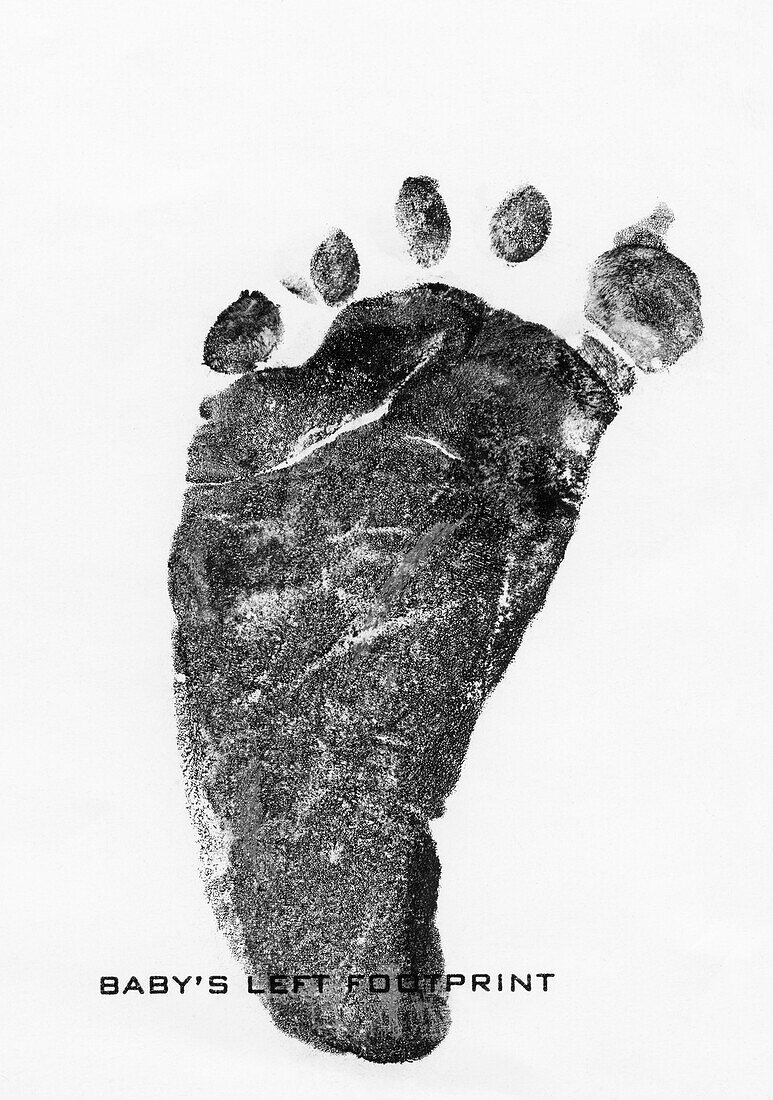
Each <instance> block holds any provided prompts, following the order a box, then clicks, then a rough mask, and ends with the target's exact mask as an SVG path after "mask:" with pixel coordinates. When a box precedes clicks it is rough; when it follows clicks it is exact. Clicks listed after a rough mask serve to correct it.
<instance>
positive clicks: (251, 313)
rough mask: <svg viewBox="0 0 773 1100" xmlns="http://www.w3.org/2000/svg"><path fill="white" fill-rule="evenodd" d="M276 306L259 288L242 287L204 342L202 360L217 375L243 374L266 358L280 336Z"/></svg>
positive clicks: (280, 323) (279, 321)
mask: <svg viewBox="0 0 773 1100" xmlns="http://www.w3.org/2000/svg"><path fill="white" fill-rule="evenodd" d="M282 333H283V328H282V319H281V317H280V315H279V307H278V306H276V305H274V303H273V302H271V301H269V299H268V298H267V297H266V296H265V294H261V292H260V291H259V290H252V291H249V290H243V291H242V293H241V294H240V295H239V297H238V298H237V299H236V301H235V302H232V303H231V305H230V306H228V307H227V308H226V309H224V310H223V312H222V313H221V314H220V315H219V317H218V318H217V320H216V321H215V323H214V325H213V326H212V328H211V329H210V330H209V332H208V333H207V338H206V340H205V341H204V363H205V365H206V366H208V367H209V368H210V369H211V370H215V371H219V372H220V373H221V374H245V373H246V372H247V371H251V370H254V369H255V367H257V366H258V364H259V363H263V362H265V361H266V359H268V357H269V355H271V352H272V351H273V350H274V348H275V347H276V346H277V344H278V343H279V341H280V340H281V339H282Z"/></svg>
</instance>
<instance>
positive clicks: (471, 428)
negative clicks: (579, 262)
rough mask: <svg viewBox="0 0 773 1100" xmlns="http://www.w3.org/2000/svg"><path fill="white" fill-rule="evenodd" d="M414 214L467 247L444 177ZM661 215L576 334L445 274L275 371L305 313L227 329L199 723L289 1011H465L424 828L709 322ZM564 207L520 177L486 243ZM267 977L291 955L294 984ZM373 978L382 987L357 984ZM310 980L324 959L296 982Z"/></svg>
mask: <svg viewBox="0 0 773 1100" xmlns="http://www.w3.org/2000/svg"><path fill="white" fill-rule="evenodd" d="M666 213H667V212H666ZM396 215H397V223H398V226H399V228H400V231H401V232H402V234H403V237H404V238H405V241H406V244H407V247H408V250H409V252H410V254H411V255H412V256H413V258H414V259H415V260H416V261H417V262H418V263H419V264H421V265H422V266H429V265H431V264H432V263H434V262H437V261H438V260H439V259H441V258H442V257H443V255H444V254H445V252H446V250H447V248H448V246H449V240H450V229H451V227H450V219H449V215H448V211H447V209H446V206H445V203H444V202H443V200H442V198H441V197H440V195H439V193H438V190H437V185H436V183H435V181H434V180H431V179H429V178H427V177H416V178H412V179H408V180H406V181H405V183H404V184H403V186H402V188H401V189H400V193H399V196H398V199H397V206H396ZM667 222H668V218H667V217H666V216H665V214H664V210H663V208H659V210H658V211H656V212H655V214H654V215H653V216H652V218H650V219H648V220H645V222H642V223H639V224H638V225H637V226H634V227H632V228H631V229H630V230H628V231H626V233H624V234H622V235H621V236H620V239H619V240H618V241H617V242H616V244H615V247H613V248H612V249H611V250H610V251H608V252H606V253H604V254H603V255H602V256H601V257H600V258H599V259H598V260H597V261H596V263H595V265H594V266H593V268H592V270H591V274H590V283H589V291H588V298H587V302H586V316H587V318H588V322H589V326H588V332H587V334H586V336H585V338H584V342H583V345H582V348H581V352H579V353H578V352H576V351H574V350H572V348H570V347H569V346H568V345H567V344H566V343H564V341H563V340H560V339H559V338H558V337H556V336H554V335H553V334H552V333H551V332H549V331H548V330H547V329H546V328H544V327H542V326H541V325H538V324H533V323H531V322H528V321H523V320H521V319H520V318H518V317H516V316H515V315H514V314H512V313H509V312H507V311H505V310H493V309H491V308H490V307H489V306H487V305H486V303H485V302H484V301H482V300H481V299H480V298H479V297H477V296H476V295H474V294H471V293H468V292H466V291H464V290H459V289H456V288H454V287H450V286H446V285H444V284H442V283H424V284H421V285H417V286H414V287H412V288H411V289H408V290H404V291H400V292H396V293H388V294H383V295H381V296H379V297H375V298H365V299H363V300H361V301H356V302H354V303H352V304H349V305H348V306H346V307H345V308H343V309H342V310H341V311H340V312H339V313H338V314H337V316H336V317H335V319H334V321H333V323H332V324H331V326H330V328H329V330H328V332H327V335H326V336H325V338H324V340H323V341H322V344H321V346H320V348H319V350H318V351H317V352H316V353H315V354H314V355H312V356H311V358H310V359H308V360H307V361H306V362H305V363H302V364H301V365H299V366H294V367H292V366H276V367H267V366H264V365H263V364H264V363H265V361H266V359H267V358H268V357H269V356H270V355H271V353H272V352H273V351H274V349H275V348H276V347H277V346H278V344H279V342H280V340H281V336H282V325H281V321H280V316H279V309H278V308H277V306H275V305H274V304H273V303H272V302H271V301H270V300H269V299H268V298H267V297H266V296H265V295H263V294H261V293H259V292H252V293H248V292H246V291H245V292H244V293H243V294H242V295H241V296H240V297H239V298H238V299H237V300H236V301H235V302H234V303H233V305H231V306H229V307H228V308H227V309H226V310H224V311H223V313H221V314H220V316H219V317H218V319H217V320H216V322H215V324H214V325H213V327H212V330H211V332H210V333H209V335H208V336H207V339H206V342H205V352H204V354H205V361H206V362H207V363H208V364H209V365H210V366H211V367H212V368H213V369H214V370H218V371H226V372H237V373H242V377H240V378H239V379H237V380H236V381H235V382H234V383H233V385H231V386H230V388H228V389H226V390H225V391H224V392H223V393H221V394H219V395H218V396H217V397H213V398H210V399H208V400H207V401H205V402H204V403H203V405H202V415H203V418H204V424H203V426H202V427H201V428H199V430H198V431H197V432H196V434H195V436H194V439H193V442H192V444H191V448H190V456H189V459H190V460H189V471H188V478H189V482H190V485H189V488H188V490H187V493H186V497H185V505H184V509H183V516H182V521H181V523H180V526H179V528H178V531H177V534H176V536H175V540H174V546H173V549H172V555H171V561H170V590H171V596H172V602H173V605H174V610H175V613H176V616H177V623H178V626H177V630H176V636H175V655H176V692H177V707H178V715H179V731H180V732H179V743H180V748H181V752H182V756H183V762H184V769H185V777H186V784H187V790H188V796H189V803H190V809H191V813H192V816H193V819H194V821H195V824H196V826H197V828H198V831H199V837H200V842H201V850H202V859H203V868H204V877H205V881H206V886H207V891H208V895H209V899H210V901H211V903H212V906H213V908H214V910H215V912H216V914H217V917H218V920H219V922H220V925H221V927H222V929H223V930H224V931H225V933H226V934H227V935H228V937H229V939H230V942H231V944H232V945H233V947H234V949H235V950H236V951H237V952H238V953H239V955H240V957H241V959H242V960H243V962H244V965H245V967H246V969H247V971H248V972H249V973H250V974H253V975H255V982H256V988H260V989H265V990H266V991H267V992H266V994H265V1000H266V1001H267V1003H268V1006H269V1008H270V1010H271V1013H272V1015H273V1016H274V1019H275V1020H276V1022H277V1023H278V1024H279V1025H280V1026H281V1027H282V1028H284V1029H285V1030H286V1031H288V1032H290V1033H291V1034H294V1035H296V1036H298V1037H299V1038H301V1039H303V1040H306V1041H308V1042H311V1043H314V1044H315V1045H317V1046H319V1047H322V1048H325V1049H328V1050H336V1051H353V1052H354V1053H356V1054H358V1055H360V1056H362V1057H365V1058H369V1059H372V1060H374V1061H405V1060H408V1059H413V1058H419V1057H421V1056H422V1055H425V1054H427V1053H428V1052H429V1051H430V1050H432V1048H433V1047H434V1046H436V1045H437V1043H438V1042H439V1041H440V1040H441V1039H442V1038H443V1036H444V1034H445V1033H446V1030H447V1028H448V1022H449V1017H448V1009H447V1003H446V1000H447V994H446V992H445V986H444V983H443V981H442V980H440V981H439V980H430V979H429V978H428V976H429V975H433V974H434V975H441V974H442V973H443V958H442V955H441V950H440V944H439V939H438V934H437V930H436V928H435V923H434V914H435V905H436V897H437V888H438V878H439V872H440V868H439V864H438V860H437V856H436V853H435V845H434V843H433V840H432V836H431V834H430V831H429V825H428V823H429V821H430V820H431V819H432V818H433V817H437V816H438V815H439V814H441V813H442V811H443V807H444V802H445V800H446V798H447V796H448V794H449V793H450V791H451V790H452V789H453V787H454V785H455V783H456V781H457V778H458V776H459V773H460V769H461V766H462V762H463V760H464V755H465V751H466V748H467V744H468V741H469V738H470V735H471V733H472V730H473V727H474V725H475V722H476V719H477V717H478V715H479V713H480V710H481V707H482V705H483V702H484V700H485V699H486V697H487V696H488V695H489V694H490V692H491V691H492V690H493V688H494V687H495V686H496V684H497V682H498V681H499V680H500V678H501V677H502V675H503V673H504V671H505V669H506V668H507V666H508V664H509V662H510V660H511V659H512V657H513V655H514V653H515V652H516V650H517V648H518V645H519V643H520V640H521V638H522V636H523V633H524V630H525V629H526V626H527V624H528V623H529V622H530V620H531V619H532V617H533V616H534V614H535V613H536V612H537V611H538V610H539V608H540V607H541V606H542V603H543V601H544V599H545V596H546V593H547V590H548V586H549V584H550V582H551V580H552V578H553V575H554V573H555V571H556V569H557V567H558V565H559V563H560V561H561V559H562V557H563V554H564V551H565V548H566V545H567V542H568V540H569V538H570V536H571V533H572V530H573V528H574V525H575V521H576V518H577V512H578V508H579V506H580V503H581V501H582V499H583V495H584V493H585V486H586V482H587V478H588V472H589V467H590V464H591V461H592V459H593V455H594V453H595V450H596V447H597V445H598V442H599V440H600V438H601V435H602V434H603V432H604V429H605V428H606V427H607V425H608V424H609V423H610V422H611V420H612V419H613V417H614V416H615V415H616V413H617V411H618V407H619V403H620V399H621V397H622V395H623V394H624V393H626V392H627V391H628V390H629V389H630V388H631V386H632V385H633V381H634V371H635V368H636V367H637V366H638V367H641V368H642V369H644V370H653V369H657V368H658V367H659V366H663V365H668V364H671V363H673V362H675V360H676V359H677V358H678V357H679V355H681V354H682V353H683V352H684V351H686V350H687V349H688V348H690V347H691V346H692V345H693V344H694V343H695V342H696V341H697V340H698V338H699V336H700V332H701V319H700V306H699V300H700V294H699V290H698V285H697V282H696V280H695V276H694V275H693V273H692V272H691V271H690V269H689V268H688V267H686V266H685V265H684V264H683V263H681V261H679V260H677V259H676V258H675V257H674V256H672V255H671V254H670V253H669V252H668V251H667V250H666V248H665V245H664V244H663V240H662V233H663V230H664V228H665V227H666V225H667ZM550 224H551V217H550V208H549V206H548V203H547V200H546V199H545V198H544V196H542V195H541V194H540V193H539V192H538V191H537V190H536V189H535V188H532V187H527V188H523V189H521V190H520V191H516V192H513V194H511V195H509V196H507V198H506V199H505V200H504V201H503V202H502V204H501V205H500V207H499V208H498V210H497V212H496V213H495V215H494V217H493V219H492V224H491V244H492V247H493V249H494V251H495V253H496V254H497V255H498V256H500V257H501V258H503V259H504V260H506V261H507V262H509V263H517V262H520V261H523V260H526V259H528V258H529V257H530V256H532V255H533V254H534V253H535V252H536V251H537V250H538V249H539V248H541V247H542V246H543V245H544V244H545V241H546V240H547V237H548V233H549V231H550ZM310 277H311V280H312V282H313V284H314V285H315V286H316V288H317V290H318V291H319V294H320V295H321V297H322V298H323V300H324V302H326V303H328V304H331V305H339V304H340V303H342V302H343V301H345V300H347V299H349V298H350V297H351V296H352V294H353V293H354V291H355V289H356V287H357V283H358V279H359V263H358V260H357V255H356V251H355V248H354V245H353V244H352V242H351V240H350V239H349V238H348V237H347V236H346V234H345V233H343V232H342V231H340V230H339V231H337V232H336V233H334V234H332V235H331V236H330V237H329V238H328V239H327V240H326V241H324V242H323V244H321V245H320V247H319V248H318V249H317V251H316V252H315V253H314V256H313V259H312V262H311V268H310ZM291 289H293V290H294V291H295V292H296V293H299V294H301V295H302V296H304V297H307V298H308V297H310V296H311V293H310V288H309V287H308V286H307V285H306V284H305V283H300V284H295V285H293V286H292V287H291ZM271 974H273V975H275V976H276V975H285V976H288V977H287V978H285V979H281V978H280V979H276V980H275V989H276V991H275V992H271V991H270V987H269V986H268V985H264V984H261V983H262V982H266V981H267V980H268V976H269V975H271ZM374 974H375V975H384V976H386V979H387V980H388V981H389V991H388V992H383V993H374V992H370V991H369V989H368V983H367V978H363V979H356V978H354V979H351V980H350V977H349V976H350V975H365V976H367V975H374ZM299 975H311V976H314V975H327V976H328V977H327V978H325V979H324V980H323V979H320V982H321V984H322V991H321V992H320V991H319V989H318V984H317V979H316V978H315V979H314V980H310V981H305V982H303V981H298V982H297V983H296V985H297V988H296V989H295V992H293V984H292V978H293V976H299ZM398 975H413V976H414V977H413V978H408V979H406V978H404V979H403V980H402V981H401V982H400V983H399V984H398ZM416 976H418V977H416ZM385 984H386V983H385V980H384V979H380V980H379V981H378V982H377V983H376V988H382V987H383V986H384V985H385ZM350 986H351V988H350ZM283 989H288V990H289V992H282V991H280V990H283ZM414 989H418V992H415V991H411V990H414Z"/></svg>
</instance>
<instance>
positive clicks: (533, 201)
mask: <svg viewBox="0 0 773 1100" xmlns="http://www.w3.org/2000/svg"><path fill="white" fill-rule="evenodd" d="M551 222H552V215H551V212H550V203H549V202H548V200H547V199H546V198H545V196H544V195H543V194H542V192H541V191H538V190H537V188H536V187H532V186H531V185H527V186H526V187H521V188H520V189H519V190H518V191H511V192H510V194H509V195H507V196H506V197H505V198H504V199H503V200H502V202H501V203H500V204H499V206H498V207H497V209H496V210H495V211H494V216H493V218H492V219H491V229H490V232H491V247H492V249H493V250H494V252H495V253H496V255H497V256H499V258H500V259H502V260H505V261H506V262H507V263H509V264H519V263H523V261H524V260H530V259H531V257H532V256H534V255H535V254H536V253H537V252H539V250H540V249H541V248H542V246H543V245H544V243H545V241H546V240H547V239H548V236H549V234H550V226H551Z"/></svg>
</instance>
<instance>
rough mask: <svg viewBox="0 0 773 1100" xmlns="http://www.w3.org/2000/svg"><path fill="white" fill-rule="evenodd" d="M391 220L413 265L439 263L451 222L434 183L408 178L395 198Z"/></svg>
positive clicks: (426, 265) (448, 239)
mask: <svg viewBox="0 0 773 1100" xmlns="http://www.w3.org/2000/svg"><path fill="white" fill-rule="evenodd" d="M395 217H396V218H397V228H398V229H399V230H400V233H401V234H402V235H403V237H404V238H405V241H406V244H407V245H408V252H409V253H410V255H411V257H412V259H414V260H415V261H416V263H417V264H421V266H422V267H430V266H431V265H432V264H436V263H437V262H438V261H439V260H442V259H443V257H444V256H445V254H446V252H447V251H448V245H449V243H450V240H451V219H450V217H449V216H448V208H447V207H446V204H445V202H444V201H443V196H442V195H441V194H440V192H439V191H438V185H437V180H434V179H432V178H431V177H430V176H409V177H408V178H407V179H406V180H405V181H404V182H403V185H402V187H401V188H400V193H399V195H398V196H397V202H396V204H395Z"/></svg>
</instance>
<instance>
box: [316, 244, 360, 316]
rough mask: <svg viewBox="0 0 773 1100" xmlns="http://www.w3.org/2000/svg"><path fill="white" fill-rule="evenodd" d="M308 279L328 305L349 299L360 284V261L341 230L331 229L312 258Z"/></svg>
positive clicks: (335, 304) (338, 303)
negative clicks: (309, 277) (309, 278)
mask: <svg viewBox="0 0 773 1100" xmlns="http://www.w3.org/2000/svg"><path fill="white" fill-rule="evenodd" d="M311 279H312V282H313V283H314V286H315V287H316V288H317V290H318V291H319V293H320V294H321V295H322V297H323V299H324V300H325V302H327V304H328V305H329V306H337V305H340V304H341V303H342V302H345V301H346V300H347V298H351V296H352V294H354V292H355V290H356V289H357V286H358V284H359V281H360V261H359V259H358V258H357V253H356V252H355V250H354V245H353V244H352V242H351V241H350V239H349V238H348V237H347V235H346V234H345V233H344V231H343V230H342V229H336V230H334V231H333V232H332V233H331V234H330V236H329V237H326V238H325V240H324V241H323V242H322V244H321V245H319V247H318V248H317V249H316V250H315V252H314V255H313V256H312V258H311Z"/></svg>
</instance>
